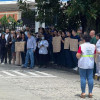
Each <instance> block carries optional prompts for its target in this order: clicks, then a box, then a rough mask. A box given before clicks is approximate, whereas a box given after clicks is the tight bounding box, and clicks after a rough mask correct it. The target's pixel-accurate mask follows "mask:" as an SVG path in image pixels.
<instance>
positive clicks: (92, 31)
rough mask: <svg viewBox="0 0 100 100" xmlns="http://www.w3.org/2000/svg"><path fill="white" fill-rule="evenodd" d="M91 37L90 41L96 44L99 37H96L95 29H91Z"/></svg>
mask: <svg viewBox="0 0 100 100" xmlns="http://www.w3.org/2000/svg"><path fill="white" fill-rule="evenodd" d="M90 37H91V40H90V43H91V44H96V43H97V39H96V37H95V31H94V30H91V31H90Z"/></svg>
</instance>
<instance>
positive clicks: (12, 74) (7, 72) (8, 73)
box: [2, 71, 16, 76]
mask: <svg viewBox="0 0 100 100" xmlns="http://www.w3.org/2000/svg"><path fill="white" fill-rule="evenodd" d="M2 72H3V73H5V74H7V75H9V76H16V75H13V74H11V73H9V72H7V71H2Z"/></svg>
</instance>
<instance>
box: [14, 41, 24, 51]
mask: <svg viewBox="0 0 100 100" xmlns="http://www.w3.org/2000/svg"><path fill="white" fill-rule="evenodd" d="M24 49H25V42H15V52H18V51H19V52H23V51H24Z"/></svg>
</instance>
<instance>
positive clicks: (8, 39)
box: [5, 29, 12, 64]
mask: <svg viewBox="0 0 100 100" xmlns="http://www.w3.org/2000/svg"><path fill="white" fill-rule="evenodd" d="M5 39H6V49H5V63H7V58H9V64H11V58H12V56H11V44H10V42H11V41H12V38H11V34H10V31H9V29H6V33H5Z"/></svg>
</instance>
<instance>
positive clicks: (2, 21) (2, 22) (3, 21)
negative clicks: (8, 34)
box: [0, 15, 9, 30]
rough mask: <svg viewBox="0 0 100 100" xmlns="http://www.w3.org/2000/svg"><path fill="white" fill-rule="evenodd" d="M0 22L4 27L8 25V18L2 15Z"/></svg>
mask: <svg viewBox="0 0 100 100" xmlns="http://www.w3.org/2000/svg"><path fill="white" fill-rule="evenodd" d="M0 23H1V25H2V27H3V28H4V30H5V28H6V27H7V26H8V25H9V22H8V18H7V17H6V15H4V16H3V17H2V18H1V19H0Z"/></svg>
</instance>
